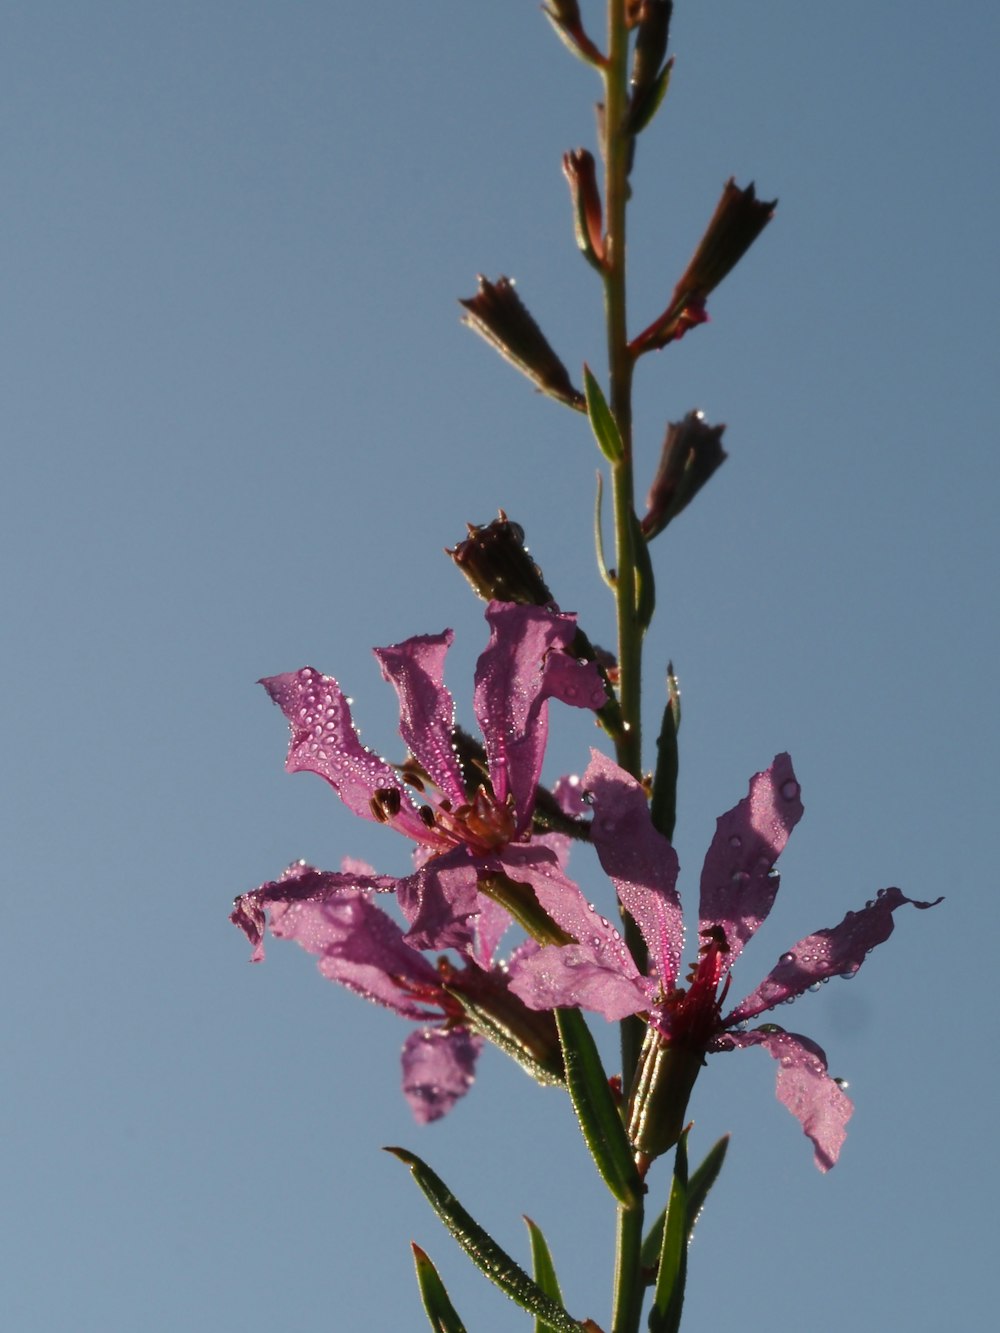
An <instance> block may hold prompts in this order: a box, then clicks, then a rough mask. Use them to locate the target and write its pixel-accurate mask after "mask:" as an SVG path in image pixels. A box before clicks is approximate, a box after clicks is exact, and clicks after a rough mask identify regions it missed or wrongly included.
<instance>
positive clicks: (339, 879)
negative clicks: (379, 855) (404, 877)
mask: <svg viewBox="0 0 1000 1333" xmlns="http://www.w3.org/2000/svg"><path fill="white" fill-rule="evenodd" d="M397 883H398V881H397V880H396V879H395V878H394V877H393V876H392V875H369V874H356V873H353V872H350V871H341V872H338V871H333V870H316V869H315V868H314V867H313V866H310V865H306V863H305V861H295V862H294V863H293V864H292V865H290V866H289V867H288V869H287V870H286V871H285V872H284V874H283V875H282V876H281V878H280V879H276V880H270V881H269V882H268V883H267V884H262V885H261V886H260V888H257V889H252V890H251V891H250V892H249V893H244V894H241V895H240V897H239V898H237V899H236V902H235V904H234V906H233V910H232V912H231V913H230V916H229V919H230V921H231V922H232V923H233V925H234V926H238V927H239V928H240V930H242V931H243V934H244V935H245V936H246V937H247V939H248V940H249V941H250V943H251V944H252V945H253V946H254V951H253V955H252V960H251V961H253V962H255V963H260V962H262V961H263V959H264V927H265V924H266V909H267V908H271V910H272V917H273V915H274V914H275V913H277V912H278V910H279V908H281V907H283V906H285V905H287V904H291V903H303V902H323V901H325V900H326V899H328V898H337V897H339V896H340V895H341V894H343V893H352V892H355V891H358V890H366V891H370V892H372V893H391V892H392V891H393V890H394V889H395V888H396V885H397ZM299 943H300V944H302V945H303V947H305V948H309V947H310V946H309V945H308V944H306V943H305V941H304V940H299ZM313 952H318V949H316V950H313Z"/></svg>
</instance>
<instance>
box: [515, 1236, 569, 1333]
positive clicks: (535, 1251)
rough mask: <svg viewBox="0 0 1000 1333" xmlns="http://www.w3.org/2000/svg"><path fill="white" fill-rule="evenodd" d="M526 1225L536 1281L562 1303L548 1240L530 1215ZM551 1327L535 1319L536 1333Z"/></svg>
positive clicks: (555, 1299) (542, 1320)
mask: <svg viewBox="0 0 1000 1333" xmlns="http://www.w3.org/2000/svg"><path fill="white" fill-rule="evenodd" d="M524 1225H525V1226H526V1227H527V1228H528V1235H529V1237H530V1239H531V1267H532V1269H533V1271H534V1274H535V1281H536V1282H537V1283H538V1285H539V1286H540V1287H541V1289H542V1291H544V1292H545V1294H546V1296H551V1297H552V1299H553V1300H554V1301H557V1302H558V1303H559V1304H560V1305H562V1303H563V1298H562V1292H561V1291H560V1289H559V1279H558V1278H557V1277H556V1270H555V1265H554V1264H553V1262H552V1253H551V1251H550V1250H549V1244H548V1241H547V1240H546V1239H545V1237H544V1236H543V1235H542V1232H541V1228H540V1227H538V1226H536V1225H535V1223H534V1222H532V1220H531V1218H530V1217H526V1218H525V1219H524ZM551 1328H552V1326H551V1324H547V1323H546V1322H545V1320H544V1319H536V1320H535V1333H551Z"/></svg>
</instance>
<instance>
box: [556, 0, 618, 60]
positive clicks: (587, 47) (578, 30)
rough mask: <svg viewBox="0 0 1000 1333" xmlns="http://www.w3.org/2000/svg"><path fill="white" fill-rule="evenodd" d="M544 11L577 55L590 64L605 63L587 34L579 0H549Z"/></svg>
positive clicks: (561, 39) (560, 35)
mask: <svg viewBox="0 0 1000 1333" xmlns="http://www.w3.org/2000/svg"><path fill="white" fill-rule="evenodd" d="M542 13H543V14H544V15H545V17H546V18H547V19H548V21H549V22H550V23H551V24H552V26H553V28H555V30H556V35H557V36H558V38H559V40H560V41H561V42H563V43H564V44H565V45H566V46H567V47H568V48H569V50H570V51H572V52H573V54H574V55H575V56H579V57H580V59H581V60H583V61H585V62H586V63H587V64H588V65H603V64H604V57H603V56H602V55H601V53H600V51H599V50H598V49H597V47H596V46H595V45H594V43H593V42H592V41H591V40H590V38H589V37H588V36H587V34H586V32H585V31H584V27H583V20H582V19H581V17H580V6H579V5H578V4H577V0H549V3H548V4H547V5H542Z"/></svg>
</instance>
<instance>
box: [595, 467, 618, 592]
mask: <svg viewBox="0 0 1000 1333" xmlns="http://www.w3.org/2000/svg"><path fill="white" fill-rule="evenodd" d="M603 508H604V478H603V477H602V476H601V473H600V471H598V473H597V498H596V499H595V501H594V548H595V550H596V551H597V570H598V573H599V574H600V576H601V578H602V579H603V580H604V582H605V583H606V584H607V585H608V587H609V588H610V589H611V591H612V592H614V590H615V581H614V579H613V578H612V577H611V574H610V573H609V571H608V564H607V561H606V560H605V558H604V528H603V525H602V523H601V518H602V513H601V511H602V509H603Z"/></svg>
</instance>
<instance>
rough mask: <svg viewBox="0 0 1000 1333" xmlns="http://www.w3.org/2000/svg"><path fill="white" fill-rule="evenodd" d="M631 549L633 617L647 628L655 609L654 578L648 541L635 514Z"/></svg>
mask: <svg viewBox="0 0 1000 1333" xmlns="http://www.w3.org/2000/svg"><path fill="white" fill-rule="evenodd" d="M632 550H633V551H634V552H635V574H636V579H635V618H636V620H637V621H638V622H639V626H640V628H641V629H644V630H645V629H648V628H649V625H650V622H651V621H652V619H653V611H654V610H655V609H656V580H655V579H654V577H653V558H652V556H651V555H650V553H649V543H648V542H647V541H646V539H645V537H644V536H643V535H642V528H641V527H640V525H639V520H638V519H637V518H636V516H635V514H633V515H632Z"/></svg>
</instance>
